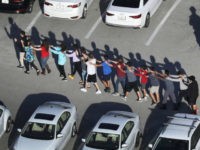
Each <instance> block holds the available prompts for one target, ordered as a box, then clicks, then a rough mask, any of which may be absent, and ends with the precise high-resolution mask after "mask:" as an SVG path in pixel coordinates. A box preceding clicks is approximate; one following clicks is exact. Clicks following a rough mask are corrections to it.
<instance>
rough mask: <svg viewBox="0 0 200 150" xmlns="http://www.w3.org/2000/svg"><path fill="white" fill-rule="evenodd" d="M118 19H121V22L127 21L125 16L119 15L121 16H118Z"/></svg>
mask: <svg viewBox="0 0 200 150" xmlns="http://www.w3.org/2000/svg"><path fill="white" fill-rule="evenodd" d="M118 19H119V20H126V16H124V15H119V16H118Z"/></svg>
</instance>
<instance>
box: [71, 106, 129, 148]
mask: <svg viewBox="0 0 200 150" xmlns="http://www.w3.org/2000/svg"><path fill="white" fill-rule="evenodd" d="M113 110H121V111H128V112H132V109H131V108H130V107H129V106H128V105H125V104H121V103H115V102H101V103H94V104H91V105H90V106H89V107H88V108H87V110H86V111H85V113H84V115H83V117H82V120H81V123H80V126H79V130H78V136H77V139H76V141H75V143H74V146H73V150H77V149H79V148H80V147H81V146H80V145H81V139H82V138H86V136H87V135H88V133H89V132H90V131H91V130H92V128H93V127H94V126H95V124H96V123H97V122H98V120H99V119H100V117H101V116H102V115H104V114H105V113H107V112H108V111H113Z"/></svg>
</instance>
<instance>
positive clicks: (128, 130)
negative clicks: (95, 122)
mask: <svg viewBox="0 0 200 150" xmlns="http://www.w3.org/2000/svg"><path fill="white" fill-rule="evenodd" d="M133 127H134V122H133V121H129V122H127V123H126V125H125V126H124V128H123V130H122V134H121V144H124V143H125V142H126V140H127V138H128V136H129V134H130V133H131V131H132V129H133Z"/></svg>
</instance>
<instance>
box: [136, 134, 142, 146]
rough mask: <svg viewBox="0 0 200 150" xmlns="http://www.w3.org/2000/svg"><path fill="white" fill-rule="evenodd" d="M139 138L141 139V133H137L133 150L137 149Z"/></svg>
mask: <svg viewBox="0 0 200 150" xmlns="http://www.w3.org/2000/svg"><path fill="white" fill-rule="evenodd" d="M140 137H141V133H140V132H138V133H137V136H136V141H135V148H137V147H138V146H139V145H140Z"/></svg>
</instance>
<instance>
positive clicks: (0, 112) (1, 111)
mask: <svg viewBox="0 0 200 150" xmlns="http://www.w3.org/2000/svg"><path fill="white" fill-rule="evenodd" d="M2 113H3V110H2V109H0V117H1V115H2Z"/></svg>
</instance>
